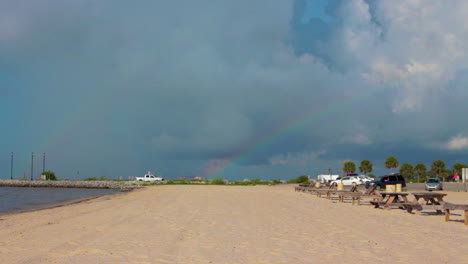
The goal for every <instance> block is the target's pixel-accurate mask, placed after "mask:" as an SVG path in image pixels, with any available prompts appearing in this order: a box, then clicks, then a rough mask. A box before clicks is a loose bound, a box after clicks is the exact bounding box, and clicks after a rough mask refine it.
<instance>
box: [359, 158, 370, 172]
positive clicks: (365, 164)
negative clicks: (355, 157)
mask: <svg viewBox="0 0 468 264" xmlns="http://www.w3.org/2000/svg"><path fill="white" fill-rule="evenodd" d="M372 167H373V164H372V162H370V161H369V160H362V161H361V166H359V171H360V172H362V173H364V174H366V175H367V173H368V172H371V171H372Z"/></svg>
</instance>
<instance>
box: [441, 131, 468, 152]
mask: <svg viewBox="0 0 468 264" xmlns="http://www.w3.org/2000/svg"><path fill="white" fill-rule="evenodd" d="M446 148H447V149H449V150H461V149H468V137H463V136H462V135H457V136H454V137H452V138H451V139H450V140H449V141H448V142H447V144H446Z"/></svg>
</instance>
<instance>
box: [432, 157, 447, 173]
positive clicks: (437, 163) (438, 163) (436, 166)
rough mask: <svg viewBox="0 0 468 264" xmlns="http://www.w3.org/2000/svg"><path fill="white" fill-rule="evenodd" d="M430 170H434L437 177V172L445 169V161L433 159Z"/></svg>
mask: <svg viewBox="0 0 468 264" xmlns="http://www.w3.org/2000/svg"><path fill="white" fill-rule="evenodd" d="M431 171H433V172H435V173H436V174H437V177H439V174H440V173H442V172H444V171H445V162H444V161H443V160H440V159H439V160H434V162H433V163H432V165H431Z"/></svg>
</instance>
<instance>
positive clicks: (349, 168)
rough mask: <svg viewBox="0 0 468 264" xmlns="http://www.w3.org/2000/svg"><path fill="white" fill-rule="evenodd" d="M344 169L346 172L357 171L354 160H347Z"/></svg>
mask: <svg viewBox="0 0 468 264" xmlns="http://www.w3.org/2000/svg"><path fill="white" fill-rule="evenodd" d="M343 171H344V172H346V173H353V172H355V171H356V164H354V162H352V161H350V160H349V161H346V162H345V163H343Z"/></svg>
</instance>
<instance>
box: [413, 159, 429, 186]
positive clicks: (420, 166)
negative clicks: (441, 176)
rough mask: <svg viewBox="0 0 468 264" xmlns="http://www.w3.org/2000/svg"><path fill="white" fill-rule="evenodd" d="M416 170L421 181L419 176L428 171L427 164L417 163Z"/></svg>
mask: <svg viewBox="0 0 468 264" xmlns="http://www.w3.org/2000/svg"><path fill="white" fill-rule="evenodd" d="M414 170H415V171H416V173H417V174H418V182H419V181H420V179H419V178H420V177H421V175H422V174H424V173H426V172H427V168H426V165H424V164H423V163H418V164H416V166H414Z"/></svg>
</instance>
